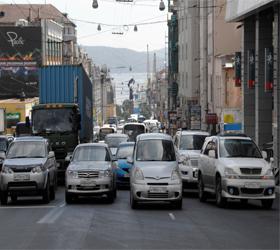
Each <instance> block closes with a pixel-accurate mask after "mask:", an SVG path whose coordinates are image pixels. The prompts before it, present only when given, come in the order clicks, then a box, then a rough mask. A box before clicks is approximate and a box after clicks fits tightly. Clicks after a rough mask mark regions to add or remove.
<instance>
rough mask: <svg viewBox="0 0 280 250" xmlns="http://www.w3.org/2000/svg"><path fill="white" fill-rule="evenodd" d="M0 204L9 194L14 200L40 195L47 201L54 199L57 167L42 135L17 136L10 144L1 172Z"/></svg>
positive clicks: (52, 153)
mask: <svg viewBox="0 0 280 250" xmlns="http://www.w3.org/2000/svg"><path fill="white" fill-rule="evenodd" d="M0 177H1V178H0V184H1V193H0V198H1V204H2V205H6V204H7V202H8V196H9V195H10V196H11V200H12V201H13V202H15V201H16V200H17V197H18V196H27V195H42V197H43V201H44V202H45V203H49V201H50V200H51V199H55V190H56V184H57V169H56V160H55V156H54V152H53V151H51V148H50V145H49V143H48V141H47V140H46V139H44V138H43V137H36V136H30V137H20V138H16V139H15V140H14V141H13V142H12V143H11V144H10V146H9V149H8V151H7V157H6V159H5V160H4V162H3V167H2V171H1V176H0Z"/></svg>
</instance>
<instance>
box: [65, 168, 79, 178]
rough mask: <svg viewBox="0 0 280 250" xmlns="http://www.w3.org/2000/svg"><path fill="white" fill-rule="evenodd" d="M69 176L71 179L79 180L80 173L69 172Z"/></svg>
mask: <svg viewBox="0 0 280 250" xmlns="http://www.w3.org/2000/svg"><path fill="white" fill-rule="evenodd" d="M67 175H68V176H69V177H70V178H74V179H76V178H78V172H77V171H73V170H67Z"/></svg>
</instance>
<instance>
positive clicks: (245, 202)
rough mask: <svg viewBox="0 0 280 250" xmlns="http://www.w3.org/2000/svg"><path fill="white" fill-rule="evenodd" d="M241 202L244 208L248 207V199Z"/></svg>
mask: <svg viewBox="0 0 280 250" xmlns="http://www.w3.org/2000/svg"><path fill="white" fill-rule="evenodd" d="M240 202H241V205H242V206H247V205H248V199H241V200H240Z"/></svg>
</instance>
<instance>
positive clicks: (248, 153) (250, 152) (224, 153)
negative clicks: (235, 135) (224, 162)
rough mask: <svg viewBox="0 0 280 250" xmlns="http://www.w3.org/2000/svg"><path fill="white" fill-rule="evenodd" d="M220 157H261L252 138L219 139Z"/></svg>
mask: <svg viewBox="0 0 280 250" xmlns="http://www.w3.org/2000/svg"><path fill="white" fill-rule="evenodd" d="M220 157H227V158H231V157H248V158H262V155H261V153H260V150H259V149H258V147H257V146H256V144H255V143H254V142H253V141H252V140H242V139H221V140H220Z"/></svg>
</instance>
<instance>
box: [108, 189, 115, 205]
mask: <svg viewBox="0 0 280 250" xmlns="http://www.w3.org/2000/svg"><path fill="white" fill-rule="evenodd" d="M114 200H115V194H114V190H113V191H110V192H109V193H108V194H107V201H108V203H113V202H114Z"/></svg>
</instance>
